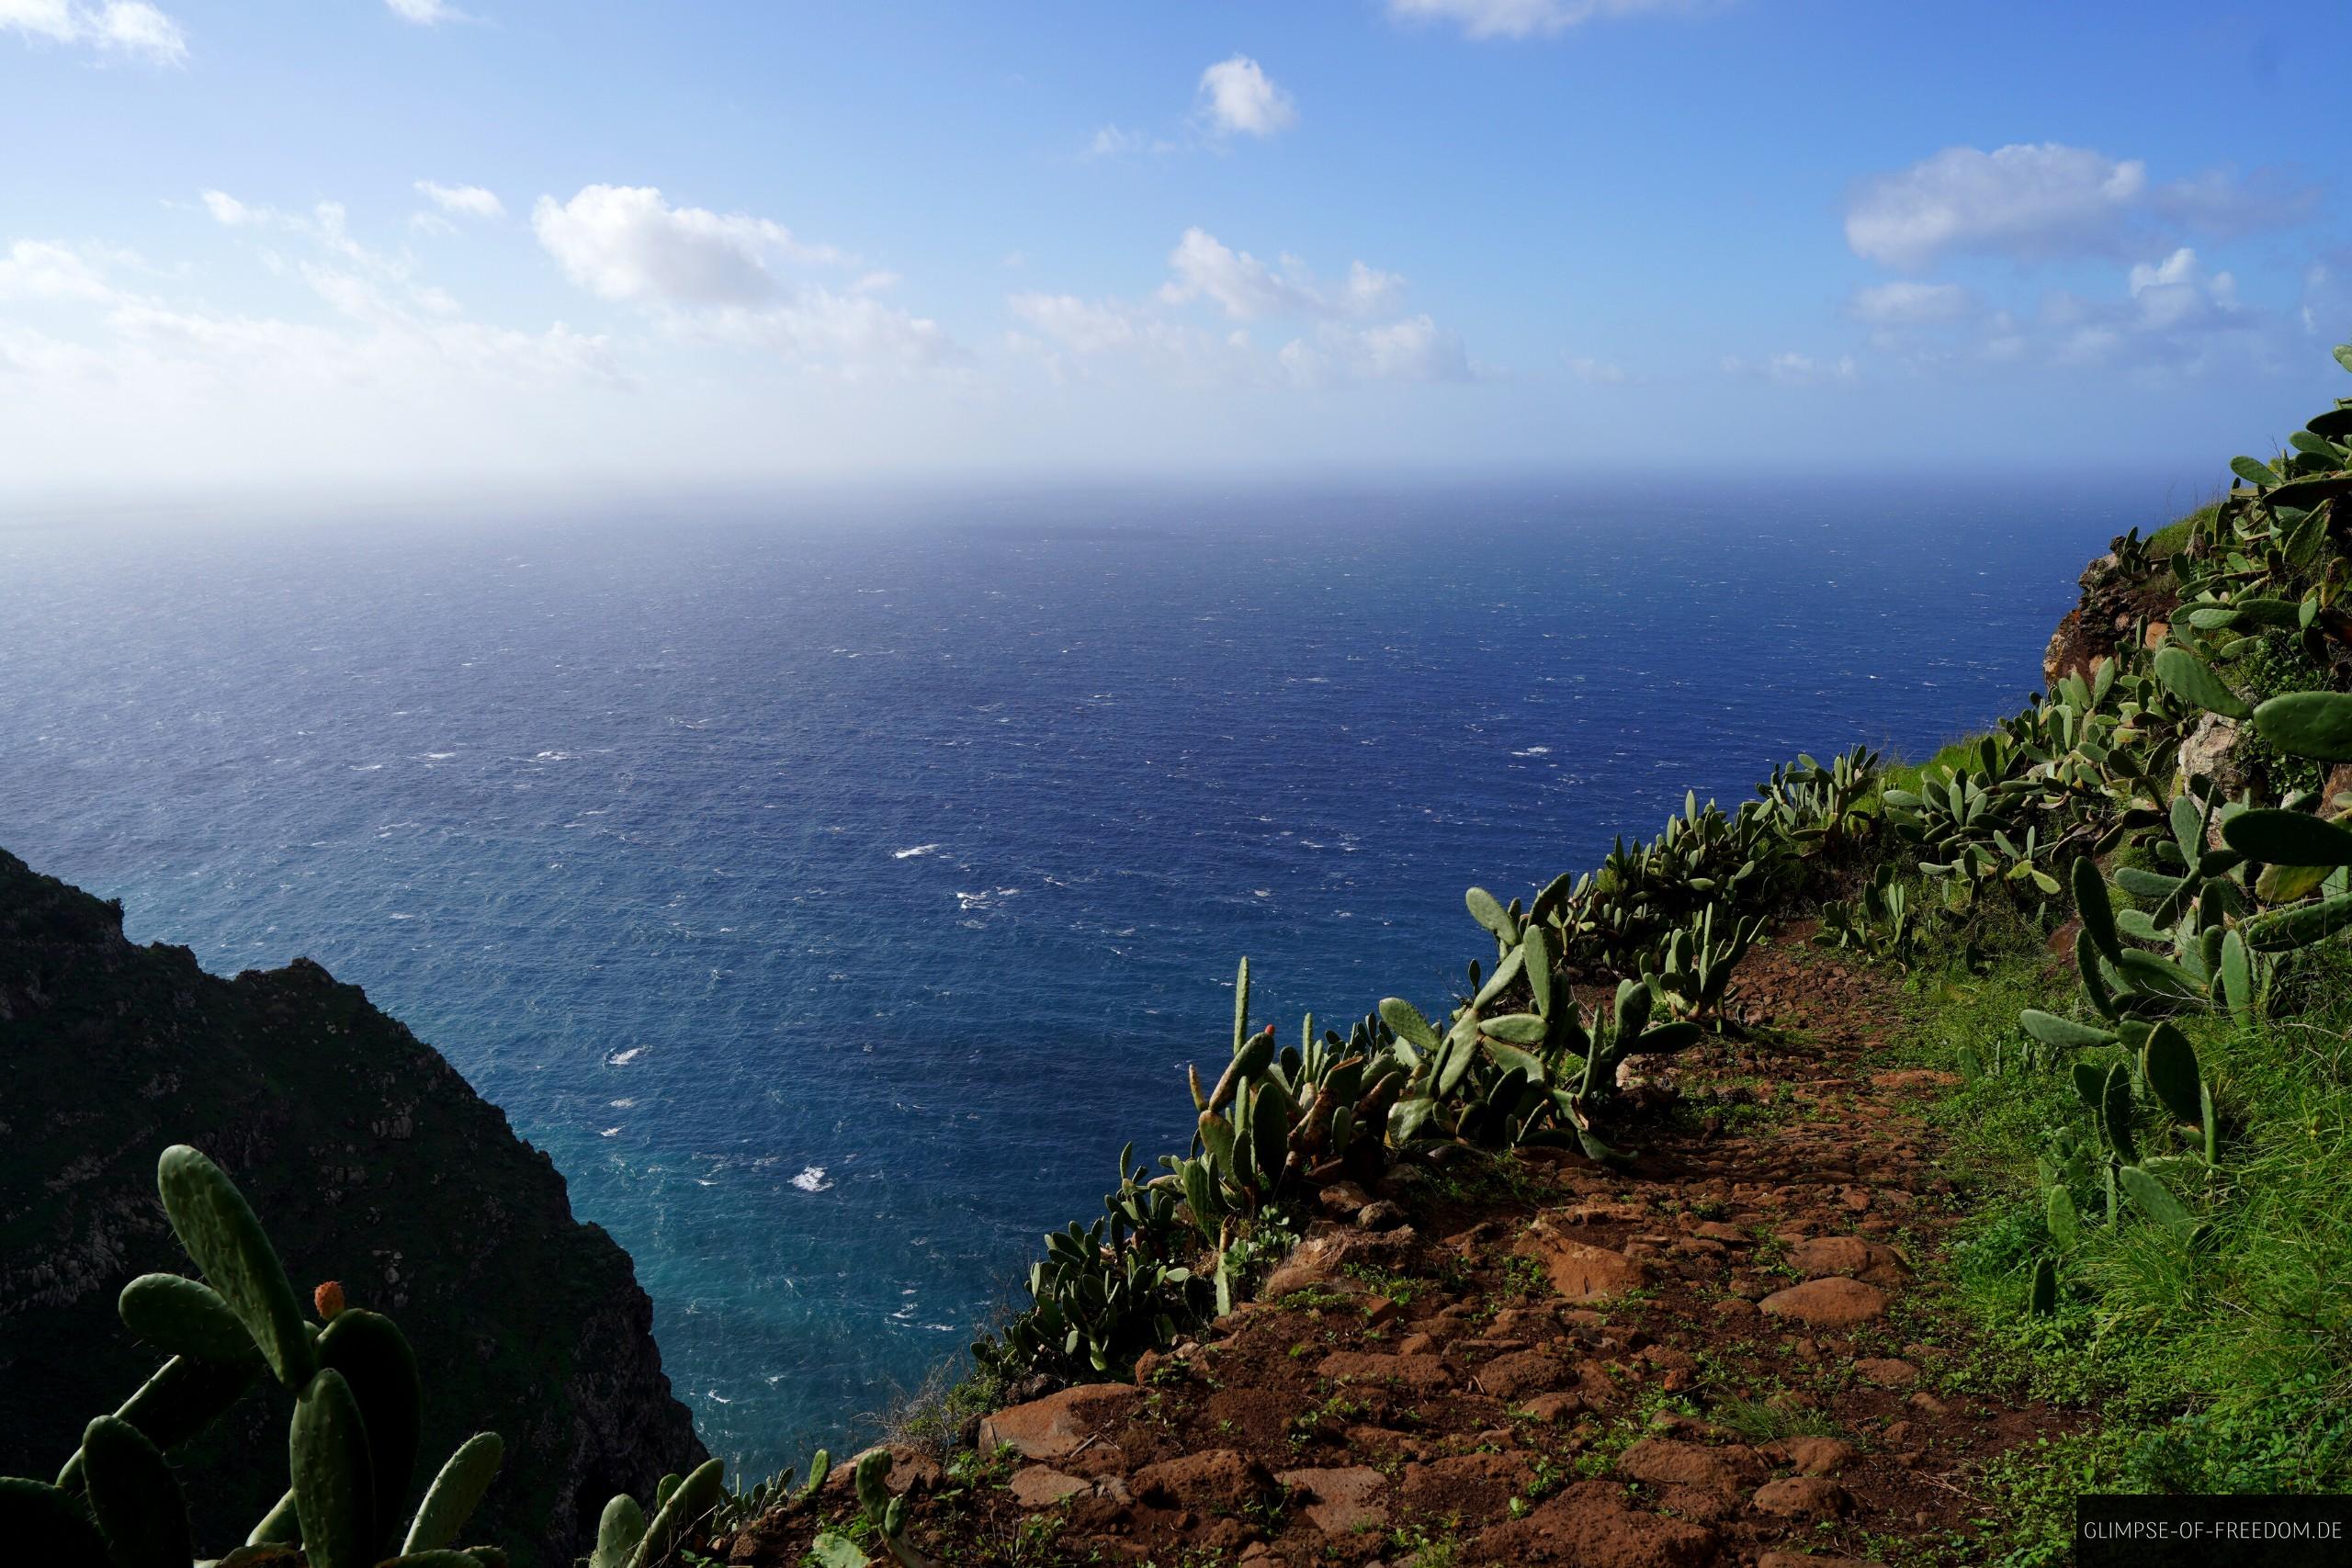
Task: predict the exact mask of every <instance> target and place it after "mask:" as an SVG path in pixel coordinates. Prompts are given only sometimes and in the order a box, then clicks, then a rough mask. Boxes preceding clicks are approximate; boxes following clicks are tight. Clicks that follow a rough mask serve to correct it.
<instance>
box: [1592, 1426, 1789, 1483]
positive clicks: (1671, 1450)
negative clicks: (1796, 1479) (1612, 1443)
mask: <svg viewBox="0 0 2352 1568" xmlns="http://www.w3.org/2000/svg"><path fill="white" fill-rule="evenodd" d="M1617 1472H1618V1473H1619V1474H1620V1475H1625V1476H1630V1477H1631V1478H1632V1479H1634V1480H1635V1481H1646V1482H1648V1483H1650V1484H1651V1485H1653V1486H1693V1487H1697V1488H1699V1489H1701V1490H1702V1491H1707V1492H1734V1491H1736V1490H1738V1489H1739V1487H1741V1486H1742V1485H1744V1484H1745V1483H1747V1482H1749V1481H1752V1480H1754V1479H1755V1478H1756V1477H1757V1476H1758V1475H1761V1474H1762V1473H1763V1472H1764V1467H1763V1465H1762V1464H1760V1463H1759V1462H1758V1461H1757V1458H1756V1454H1755V1452H1754V1450H1749V1449H1745V1448H1739V1447H1731V1448H1720V1449H1717V1448H1709V1447H1707V1446H1706V1445H1705V1444H1703V1443H1684V1442H1677V1441H1675V1440H1674V1439H1672V1438H1643V1439H1642V1440H1641V1441H1640V1442H1638V1443H1635V1444H1634V1446H1633V1447H1632V1448H1630V1449H1627V1450H1625V1451H1624V1453H1623V1455H1621V1456H1620V1457H1619V1459H1618V1461H1617Z"/></svg>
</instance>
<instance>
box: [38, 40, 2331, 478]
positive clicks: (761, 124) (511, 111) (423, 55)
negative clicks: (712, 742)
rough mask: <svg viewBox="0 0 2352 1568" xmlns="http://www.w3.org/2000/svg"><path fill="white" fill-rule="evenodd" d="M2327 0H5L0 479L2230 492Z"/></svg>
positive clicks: (2269, 355)
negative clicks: (2236, 4)
mask: <svg viewBox="0 0 2352 1568" xmlns="http://www.w3.org/2000/svg"><path fill="white" fill-rule="evenodd" d="M2342 21H2343V15H2342V12H2341V9H2340V0H2339V3H2337V4H2309V5H2299V4H2295V3H2292V0H2279V3H2275V4H2266V5H2262V6H2245V7H2242V8H2237V9H2232V8H2230V7H2229V6H2215V5H2212V4H2210V3H2203V0H2200V3H2175V0H2152V3H2147V4H2136V5H2131V6H2125V5H2121V4H2107V3H2080V4H2076V3H2069V4H2064V5H2052V4H2049V3H2048V0H2035V3H2031V4H2010V3H2007V0H1983V3H1980V4H1977V5H1973V6H1920V5H1911V4H1899V3H1891V0H1282V3H1280V4H1274V3H1262V4H1255V5H1244V4H1236V3H1225V0H1183V3H1181V4H1179V3H1165V4H1150V3H1146V0H1124V3H1115V4H1114V3H1111V0H1101V3H1097V4H1091V5H1080V4H1057V3H1049V0H995V3H991V4H986V5H979V4H967V5H945V4H916V3H902V0H857V3H854V4H853V3H842V4H831V3H821V0H806V3H786V0H771V3H766V4H750V3H743V4H736V5H717V4H707V3H696V0H670V3H665V4H659V5H656V4H648V3H634V4H632V3H624V0H561V3H546V4H539V3H532V0H462V4H461V3H459V0H235V3H231V0H152V3H150V0H0V501H5V500H6V498H9V497H15V498H17V502H19V503H21V502H23V501H25V500H27V499H47V500H58V499H67V500H73V499H84V498H86V499H92V500H105V499H112V498H118V497H135V496H141V495H172V494H175V493H206V492H214V491H220V492H257V491H270V490H272V489H278V488H283V489H287V490H289V491H303V490H326V491H337V492H341V493H351V492H360V491H365V492H367V493H373V494H385V495H392V494H398V493H400V492H402V491H420V492H422V491H438V490H446V489H449V488H453V487H464V486H468V485H481V486H493V487H509V488H514V489H518V490H526V491H528V490H548V491H571V490H582V489H586V490H594V489H597V488H599V487H610V486H633V487H639V488H645V489H650V490H660V489H662V488H664V487H684V486H695V485H704V486H715V487H726V486H743V485H752V486H757V485H760V484H763V483H769V482H780V481H791V480H799V479H810V478H815V479H827V480H834V479H846V480H852V481H866V480H897V479H934V478H940V477H949V478H952V477H955V476H958V475H973V474H987V475H1005V476H1013V477H1031V478H1053V477H1059V476H1071V475H1076V476H1100V475H1116V474H1125V473H1133V474H1154V475H1164V476H1171V477H1204V478H1224V477H1252V476H1279V475H1286V474H1296V475H1301V476H1317V475H1330V474H1363V475H1374V476H1377V475H1383V474H1388V473H1407V472H1414V473H1434V474H1446V475H1476V474H1482V473H1505V472H1509V473H1513V474H1521V473H1540V472H1546V471H1553V470H1558V471H1564V472H1577V471H1589V472H1595V473H1617V474H1626V475H1632V476H1635V477H1636V479H1637V481H1638V480H1640V479H1647V480H1650V481H1657V480H1660V479H1668V480H1669V482H1670V477H1671V476H1674V475H1678V474H1680V475H1694V476H1695V475H1702V474H1703V475H1716V474H1723V473H1726V472H1728V473H1734V474H1736V473H1739V472H1743V471H1757V472H1763V471H1771V472H1775V473H1784V472H1794V473H1804V472H1818V473H1832V474H1835V473H1857V474H1866V473H1879V472H1886V471H1891V470H1892V471H1902V470H1917V471H1927V472H1968V473H1983V472H2007V471H2017V472H2019V473H2026V472H2049V471H2052V470H2063V471H2076V470H2101V471H2106V470H2121V469H2129V468H2133V467H2134V466H2143V467H2147V468H2161V469H2163V470H2164V471H2165V472H2166V473H2179V474H2185V475H2197V474H2203V473H2206V472H2208V471H2211V473H2213V474H2215V475H2217V476H2220V477H2219V478H2218V479H2217V482H2224V483H2225V482H2226V475H2225V473H2224V472H2223V470H2222V464H2223V463H2224V462H2226V460H2227V458H2228V457H2229V456H2230V455H2231V454H2233V453H2234V452H2239V451H2267V450H2271V449H2273V448H2275V446H2277V445H2278V443H2279V442H2280V441H2281V440H2282V439H2283V437H2284V435H2285V434H2286V433H2287V432H2288V431H2290V430H2291V429H2293V428H2295V427H2296V426H2297V425H2299V424H2300V423H2301V421H2302V419H2303V418H2305V417H2307V416H2308V415H2309V414H2311V413H2312V412H2316V411H2317V410H2319V409H2321V408H2324V407H2326V406H2327V405H2328V400H2329V399H2331V398H2333V397H2335V396H2336V395H2339V394H2343V395H2352V380H2347V379H2346V378H2345V377H2344V376H2343V374H2342V372H2341V371H2340V370H2338V369H2337V368H2336V367H2335V365H2334V364H2333V363H2332V362H2331V360H2330V358H2329V355H2328V352H2327V351H2328V347H2329V345H2331V344H2335V343H2337V342H2341V341H2345V340H2346V339H2347V338H2352V213H2347V210H2346V194H2345V193H2344V192H2343V191H2342V190H2341V189H2340V188H2338V186H2337V183H2336V181H2335V175H2334V167H2333V163H2334V161H2333V160H2332V159H2330V158H2329V157H2328V155H2327V154H2328V153H2329V152H2332V151H2336V150H2338V149H2340V147H2341V144H2342V140H2343V139H2342V130H2343V125H2344V120H2343V116H2344V113H2345V111H2344V107H2343V99H2342V94H2341V91H2340V84H2339V82H2338V80H2337V77H2338V75H2339V73H2340V70H2339V67H2338V66H2337V65H2336V64H2335V55H2336V54H2338V53H2340V52H2341V51H2335V50H2332V49H2330V48H2329V47H2327V46H2325V45H2324V42H2322V41H2321V40H2324V39H2327V38H2331V37H2335V36H2337V35H2339V34H2340V33H2341V30H2342Z"/></svg>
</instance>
